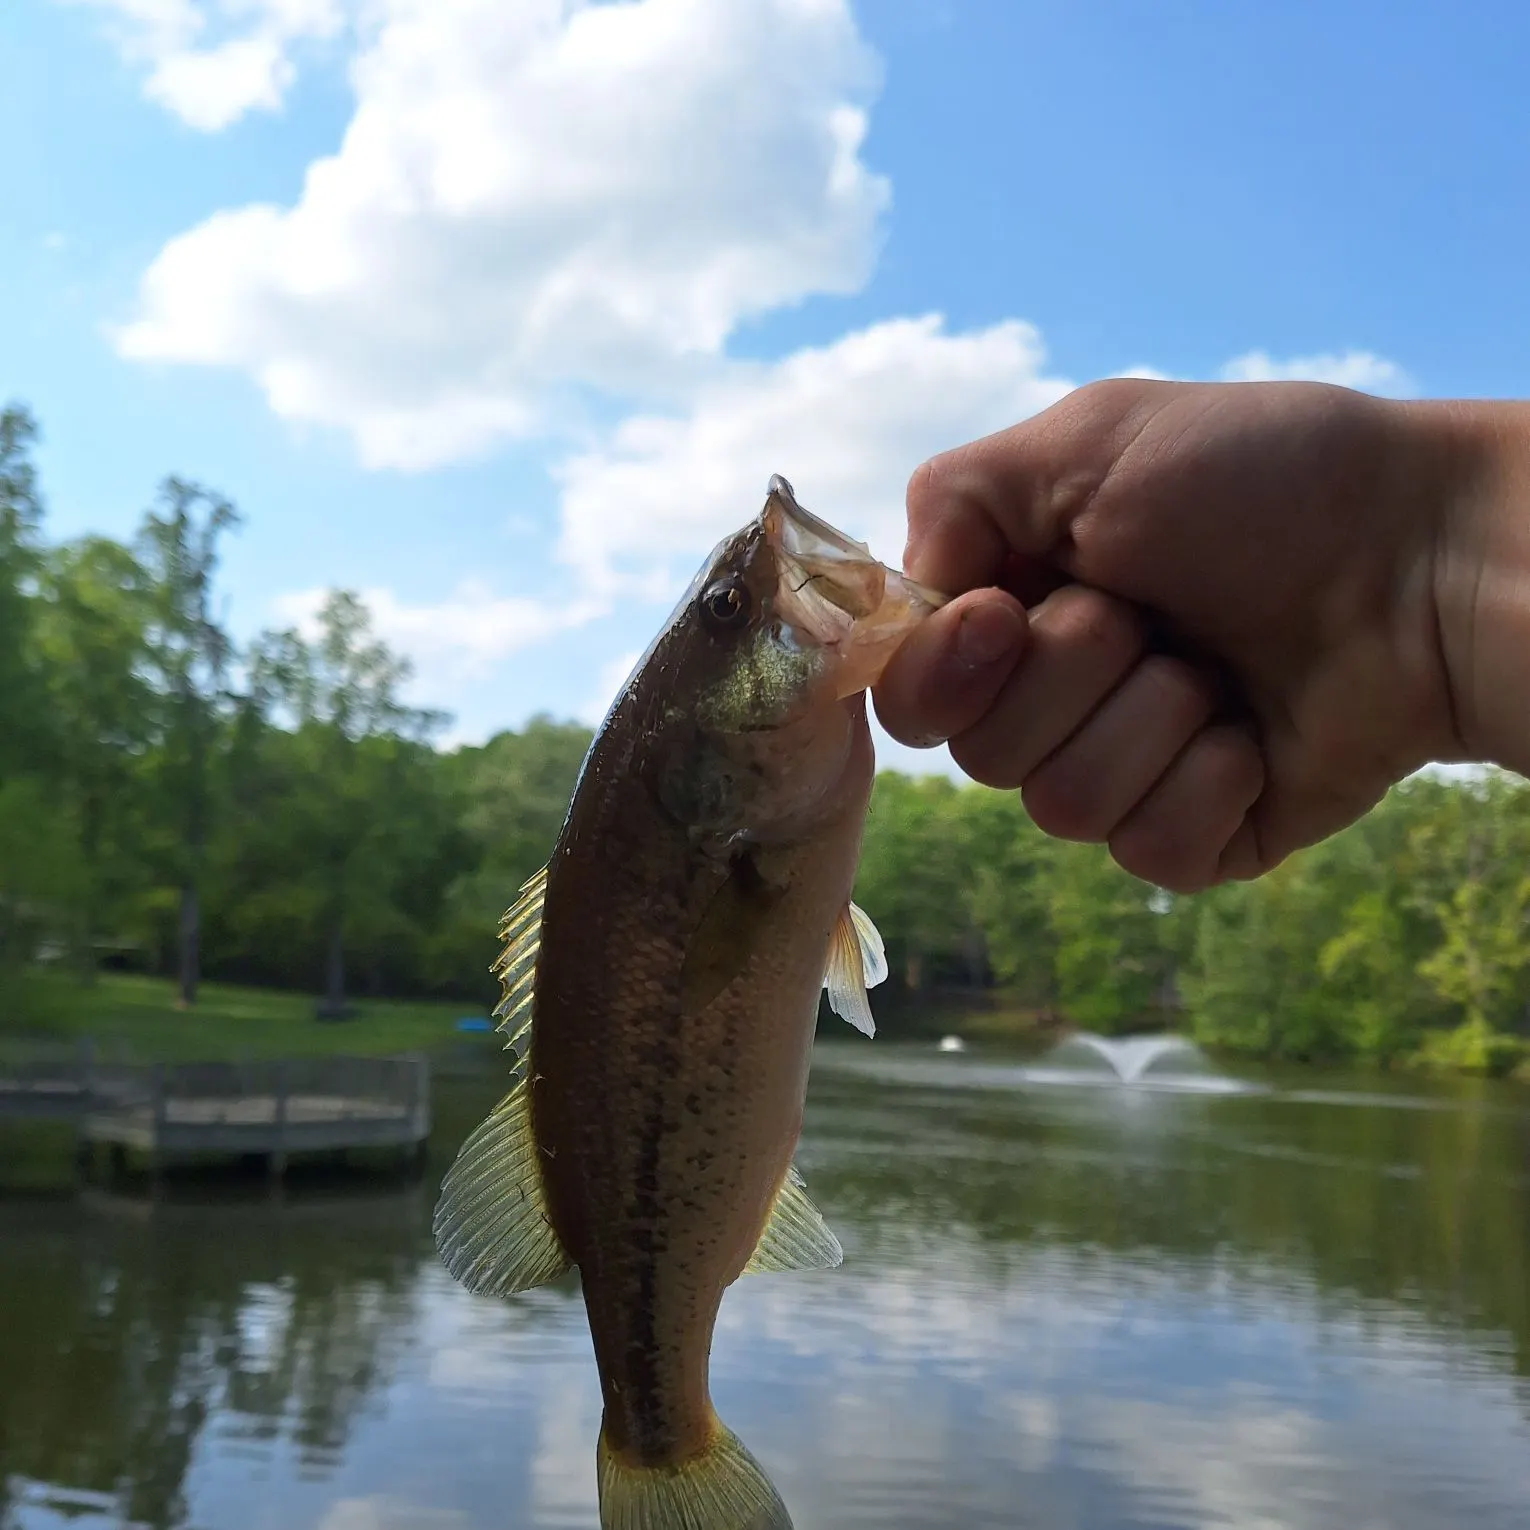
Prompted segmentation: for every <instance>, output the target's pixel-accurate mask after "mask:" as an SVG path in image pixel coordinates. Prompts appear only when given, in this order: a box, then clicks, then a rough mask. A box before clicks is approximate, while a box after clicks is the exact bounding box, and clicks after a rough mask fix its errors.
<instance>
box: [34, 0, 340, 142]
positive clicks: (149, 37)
mask: <svg viewBox="0 0 1530 1530" xmlns="http://www.w3.org/2000/svg"><path fill="white" fill-rule="evenodd" d="M59 3H60V4H63V5H74V6H84V7H88V8H90V9H91V10H94V11H97V12H100V13H102V14H103V15H104V17H105V20H106V30H107V34H108V36H109V37H110V38H111V39H112V41H113V42H114V43H115V45H116V47H117V50H118V52H119V54H120V55H121V56H122V58H123V59H124V60H125V61H126V62H127V63H129V64H132V65H135V66H136V67H138V68H140V69H142V70H144V71H145V73H144V86H143V89H144V94H145V95H146V96H148V97H149V99H150V100H151V101H154V102H156V103H158V104H159V105H160V106H163V107H164V108H165V109H166V110H167V111H170V112H173V113H174V114H175V115H176V116H177V117H179V118H180V119H181V120H182V121H183V122H185V123H186V124H187V125H188V126H190V127H194V128H197V129H198V130H200V131H202V132H207V133H211V132H217V131H219V130H221V129H223V128H226V127H228V126H230V125H231V124H233V123H235V122H237V121H238V120H239V119H240V118H241V117H243V116H245V115H246V113H248V112H251V111H257V110H258V111H275V110H277V109H278V108H279V107H280V106H281V104H282V102H283V100H284V99H285V97H286V94H287V91H288V90H289V89H290V88H291V85H292V82H293V80H294V78H295V77H296V73H297V71H296V67H295V65H294V62H293V52H294V50H295V47H296V45H297V44H299V43H302V42H304V41H309V40H320V39H328V38H333V37H335V36H337V35H338V34H339V33H340V32H341V30H342V29H343V27H344V25H345V22H346V17H347V10H348V0H204V3H196V0H59Z"/></svg>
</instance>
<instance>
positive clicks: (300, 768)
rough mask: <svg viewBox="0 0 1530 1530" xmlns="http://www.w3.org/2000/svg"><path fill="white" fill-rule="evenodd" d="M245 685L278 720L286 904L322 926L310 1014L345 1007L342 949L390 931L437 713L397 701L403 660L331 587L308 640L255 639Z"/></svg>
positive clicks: (362, 612) (349, 597)
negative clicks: (320, 988)
mask: <svg viewBox="0 0 1530 1530" xmlns="http://www.w3.org/2000/svg"><path fill="white" fill-rule="evenodd" d="M250 674H251V688H252V691H253V692H254V694H255V695H256V696H257V697H258V698H261V699H262V700H263V701H264V702H265V704H266V705H267V706H269V707H270V708H271V709H272V710H273V711H274V712H275V714H276V715H277V716H279V717H280V718H282V719H283V720H284V721H286V722H288V723H289V724H290V727H291V734H290V737H289V738H288V739H287V740H286V741H284V743H283V744H282V746H281V747H282V748H283V750H284V752H285V753H286V754H287V756H288V759H289V765H288V769H289V773H290V790H289V792H288V794H287V800H286V803H285V808H286V813H285V816H286V827H287V831H288V836H289V837H288V849H289V852H290V855H291V864H292V865H293V867H294V868H295V869H296V870H297V872H298V875H297V877H296V878H295V879H294V881H293V882H291V883H289V884H288V887H287V889H286V893H287V897H288V900H289V906H290V907H292V908H294V909H300V910H303V911H304V912H306V913H308V914H311V915H312V916H314V917H315V919H316V922H317V924H318V926H319V927H320V928H321V929H322V930H323V931H324V935H325V954H324V997H323V1001H322V1003H321V1005H320V1013H321V1015H324V1016H326V1017H334V1018H338V1017H339V1016H341V1015H343V1014H344V1013H345V1012H346V953H347V949H348V947H349V948H351V949H355V948H356V946H357V943H358V942H361V941H369V942H372V943H373V944H374V946H375V943H376V942H377V941H378V940H379V939H380V938H382V937H384V936H386V935H388V934H390V933H391V934H393V935H398V934H399V933H400V931H401V921H402V920H403V918H404V915H403V911H402V909H401V908H400V905H399V902H398V898H397V894H398V891H399V888H400V885H401V874H402V872H403V870H404V869H405V866H406V864H407V860H406V858H405V855H404V851H405V850H406V849H407V848H408V846H409V845H410V843H411V836H410V835H409V833H408V832H406V829H407V826H408V824H409V822H410V820H411V819H412V818H414V817H415V816H417V815H418V813H419V812H421V811H423V804H424V803H425V801H426V800H427V798H428V795H429V794H428V791H427V790H426V789H425V787H424V783H423V781H422V779H421V770H420V768H419V767H420V766H422V764H423V752H424V743H425V740H426V739H427V738H428V736H429V735H430V733H431V732H433V731H434V730H435V729H436V728H437V727H438V726H440V724H441V723H442V722H443V721H444V720H445V719H444V718H443V716H442V714H440V713H438V712H430V711H424V710H420V709H417V708H412V707H409V706H407V705H406V704H405V703H404V702H403V701H402V700H401V699H400V696H399V691H400V688H401V687H402V686H403V685H404V683H405V682H406V681H407V680H408V679H409V676H410V667H409V664H408V662H407V661H406V660H404V659H402V658H400V657H398V656H397V655H395V654H393V653H391V652H390V651H389V649H388V648H387V646H386V645H385V644H384V643H382V642H380V641H378V640H377V639H375V638H374V637H373V636H372V632H371V621H370V617H369V616H368V613H367V611H366V608H365V607H364V606H363V605H362V604H361V602H360V601H359V600H358V599H357V598H356V596H355V595H353V594H350V593H348V592H346V591H334V592H331V594H330V595H329V596H328V598H327V599H326V601H325V603H324V606H323V609H322V610H321V611H320V613H319V633H318V635H317V637H316V638H315V639H314V640H313V641H312V642H310V641H308V640H306V639H304V638H303V637H302V636H301V634H300V633H298V632H297V631H296V630H293V629H288V630H286V631H283V632H272V633H267V634H265V635H264V636H263V637H262V638H261V639H260V640H259V641H258V642H257V644H256V645H255V647H254V650H253V652H252V656H251V665H250Z"/></svg>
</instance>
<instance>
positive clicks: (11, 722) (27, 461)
mask: <svg viewBox="0 0 1530 1530" xmlns="http://www.w3.org/2000/svg"><path fill="white" fill-rule="evenodd" d="M36 438H37V425H36V423H35V421H34V420H33V419H32V416H31V415H30V414H29V413H28V412H27V411H26V409H24V408H23V407H22V406H21V405H19V404H9V405H7V406H6V407H5V408H4V409H0V718H3V719H4V726H3V727H0V780H3V779H4V778H5V777H7V776H9V775H13V774H15V773H16V772H18V771H24V770H26V769H29V768H34V767H36V766H37V765H38V764H39V762H40V757H41V755H42V753H43V751H44V749H45V744H44V733H45V728H46V714H45V712H44V709H43V707H42V705H41V696H40V694H39V686H38V676H37V672H36V667H35V662H34V655H33V651H32V644H31V633H32V619H33V613H34V608H35V605H36V599H35V581H36V575H37V567H38V561H39V558H40V555H41V549H40V546H39V539H38V532H39V529H40V527H41V525H42V496H41V493H40V491H39V489H38V486H37V470H36V468H35V466H34V465H33V462H32V452H31V449H32V444H33V442H34V441H35V440H36Z"/></svg>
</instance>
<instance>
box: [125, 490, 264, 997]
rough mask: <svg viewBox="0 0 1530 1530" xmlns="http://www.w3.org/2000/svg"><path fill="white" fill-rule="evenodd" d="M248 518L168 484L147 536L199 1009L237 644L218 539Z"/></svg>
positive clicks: (185, 926) (188, 969) (152, 623)
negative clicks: (205, 902) (225, 610)
mask: <svg viewBox="0 0 1530 1530" xmlns="http://www.w3.org/2000/svg"><path fill="white" fill-rule="evenodd" d="M239 524H240V517H239V513H238V511H236V510H235V509H234V507H233V505H232V504H230V503H229V501H228V500H226V499H223V498H222V497H221V496H219V495H217V494H215V493H213V492H212V491H210V490H208V489H205V488H203V487H202V486H201V485H199V484H195V483H188V482H186V481H185V480H183V479H180V478H173V477H172V478H167V479H166V480H165V481H164V483H163V485H162V486H161V488H160V493H159V499H158V502H157V505H156V507H155V508H153V509H151V510H150V511H149V512H148V514H147V515H146V516H145V517H144V522H143V526H142V529H141V530H140V532H139V534H138V560H139V562H140V564H141V566H142V567H143V569H144V571H145V573H146V575H147V586H146V595H147V613H148V622H147V627H146V629H145V633H144V647H145V669H146V671H147V673H148V675H149V676H150V678H151V683H152V685H153V687H154V690H155V693H156V697H157V713H158V715H157V734H158V750H157V758H156V764H157V767H158V769H157V777H158V780H157V785H158V788H159V791H158V810H159V811H158V816H159V817H160V820H161V822H162V823H163V824H164V825H165V826H166V827H167V828H168V831H169V832H168V841H169V859H170V864H171V867H172V875H173V878H174V883H175V886H176V889H177V893H178V903H179V916H178V919H177V948H178V964H177V965H178V984H179V990H180V1002H181V1003H182V1004H183V1005H188V1006H189V1005H191V1004H194V1003H195V1002H196V996H197V982H198V979H199V977H200V975H201V934H202V909H201V901H200V886H201V877H202V868H203V863H204V861H205V859H206V855H207V837H208V832H209V827H210V822H211V817H212V800H211V781H212V775H213V763H212V760H211V754H212V751H213V748H214V745H215V742H216V739H217V736H218V726H219V717H220V713H222V712H223V711H224V710H225V708H226V706H227V703H228V692H227V688H226V682H227V674H228V668H229V663H230V660H231V659H232V657H233V645H232V643H231V641H230V640H229V636H228V634H227V632H226V631H225V630H224V628H223V627H222V625H221V624H220V623H219V622H218V621H217V619H216V618H215V617H214V615H213V601H212V591H213V577H214V575H215V573H216V571H217V566H218V541H219V538H220V537H221V536H222V535H223V533H224V532H226V531H229V530H231V529H233V528H234V527H237V526H238V525H239Z"/></svg>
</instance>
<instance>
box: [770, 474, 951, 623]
mask: <svg viewBox="0 0 1530 1530" xmlns="http://www.w3.org/2000/svg"><path fill="white" fill-rule="evenodd" d="M760 526H761V529H762V530H763V532H764V536H765V540H766V542H767V543H768V544H769V545H770V547H771V549H772V550H773V551H774V553H775V555H776V563H777V567H778V570H779V573H780V576H781V580H782V583H783V585H785V586H788V587H789V588H790V589H791V591H792V593H793V594H794V595H797V594H800V593H802V592H803V590H804V588H805V587H806V586H807V585H808V584H811V585H812V586H813V593H814V595H815V596H816V597H817V598H816V599H814V600H812V601H811V602H810V604H811V605H812V606H813V607H816V608H817V612H818V620H814V621H810V622H809V623H808V625H809V627H810V628H811V629H814V635H815V636H816V637H817V638H818V639H819V640H820V641H824V642H833V641H837V640H838V639H841V638H843V637H844V636H845V635H846V628H845V625H844V624H845V622H846V621H848V622H849V623H850V624H853V623H854V622H856V621H857V620H859V619H861V618H863V617H866V616H870V615H871V614H873V613H874V612H875V611H876V609H877V608H878V607H879V606H880V605H881V603H882V601H883V600H884V598H886V597H887V596H888V595H889V594H891V593H892V592H893V591H894V590H895V589H896V591H897V592H898V593H900V594H901V595H902V596H903V598H904V599H905V600H906V601H907V603H908V604H909V606H910V607H911V608H918V607H924V608H927V609H929V610H934V609H935V608H936V607H938V606H943V605H944V604H945V603H946V600H947V597H946V596H944V595H942V594H940V593H938V592H937V591H935V590H931V589H928V588H926V587H925V586H923V585H921V584H918V583H916V582H915V581H914V580H912V579H910V578H909V577H908V576H907V575H906V574H902V573H899V572H898V571H897V570H896V569H891V568H888V567H887V565H886V564H884V563H883V562H882V561H881V560H880V559H879V558H877V557H876V555H875V554H874V553H873V552H872V551H871V549H870V547H868V546H867V545H866V543H864V542H857V541H856V540H855V539H854V538H853V537H848V536H846V535H845V533H844V532H842V531H840V530H838V529H837V528H835V527H833V526H831V525H830V524H829V523H828V522H827V521H825V520H821V519H820V518H819V517H818V516H816V515H814V514H813V513H812V511H811V510H807V509H804V507H803V506H802V505H801V504H800V503H799V502H798V500H797V496H796V493H795V491H794V490H793V489H792V486H791V484H790V483H789V482H787V480H786V479H785V478H784V477H782V475H781V474H780V473H772V474H771V476H770V483H769V486H768V487H767V490H766V497H765V508H764V509H763V510H762V511H761V512H760ZM794 604H795V602H794ZM825 607H828V608H829V609H827V610H826V609H825Z"/></svg>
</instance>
